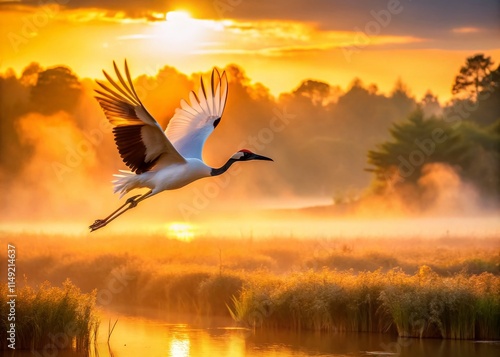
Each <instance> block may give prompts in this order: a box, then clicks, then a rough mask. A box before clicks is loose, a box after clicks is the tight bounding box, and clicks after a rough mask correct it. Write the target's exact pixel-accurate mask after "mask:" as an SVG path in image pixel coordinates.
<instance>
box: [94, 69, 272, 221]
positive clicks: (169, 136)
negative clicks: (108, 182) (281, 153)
mask: <svg viewBox="0 0 500 357" xmlns="http://www.w3.org/2000/svg"><path fill="white" fill-rule="evenodd" d="M113 66H114V69H115V72H116V76H117V78H118V82H119V83H118V82H117V81H115V80H113V78H111V76H109V75H108V74H107V73H106V72H105V71H103V73H104V76H105V77H106V78H107V80H108V82H109V83H110V84H111V86H107V85H106V84H104V83H101V82H99V81H97V84H99V86H100V87H101V88H102V89H103V90H104V91H102V90H96V92H97V94H98V95H97V96H96V99H97V101H98V102H99V104H100V105H101V107H102V109H103V111H104V114H105V115H106V117H107V118H108V120H109V121H110V123H111V124H112V125H113V126H114V127H113V134H114V138H115V143H116V146H117V147H118V151H119V153H120V156H121V158H122V159H123V162H124V163H125V164H126V165H127V166H128V167H129V168H130V171H121V170H120V172H121V174H119V175H114V176H115V177H116V178H117V179H116V180H115V181H113V184H114V192H115V193H117V192H119V193H120V194H121V196H120V197H122V196H123V195H125V194H127V193H128V192H129V191H131V190H133V189H135V188H141V187H147V188H149V191H148V192H146V193H145V194H143V195H136V196H132V197H130V198H128V199H127V200H126V202H125V203H124V204H123V205H122V206H120V207H119V208H118V209H117V210H116V211H114V212H112V213H111V214H110V215H109V216H108V217H106V218H104V219H98V220H96V221H95V222H94V223H93V224H92V225H90V227H89V228H90V230H91V231H95V230H96V229H99V228H102V227H104V226H105V225H107V224H108V223H109V222H111V221H112V220H114V219H116V218H117V217H118V216H120V215H122V214H123V213H124V212H126V211H128V210H129V209H131V208H134V207H135V206H137V204H138V203H139V202H141V201H144V200H145V199H146V198H149V197H151V196H153V195H155V194H157V193H159V192H161V191H164V190H175V189H178V188H181V187H183V186H185V185H187V184H189V183H191V182H193V181H196V180H198V179H201V178H203V177H210V176H217V175H221V174H223V173H224V172H225V171H226V170H227V169H229V167H230V166H231V165H232V164H234V163H235V162H238V161H249V160H268V161H273V160H272V159H270V158H268V157H265V156H261V155H257V154H254V153H253V152H251V151H249V150H245V149H242V150H240V151H238V152H236V153H235V154H234V155H233V156H231V157H230V158H229V160H227V162H226V163H225V164H224V165H223V166H222V167H219V168H212V167H210V166H208V165H206V164H205V163H204V162H203V159H202V157H201V153H202V150H203V145H204V144H205V141H206V139H207V138H208V136H209V135H210V134H211V133H212V132H213V130H214V129H215V128H216V127H217V125H218V124H219V122H220V120H221V117H222V113H223V112H224V107H225V105H226V99H227V91H228V83H227V77H226V73H225V72H223V73H222V76H221V75H220V74H219V72H218V71H217V69H215V68H214V69H213V71H212V76H211V80H210V85H209V86H207V87H205V85H204V83H203V78H202V79H201V85H200V88H199V90H198V95H196V93H195V92H194V91H191V92H190V93H189V103H188V102H187V101H185V100H184V99H182V100H181V103H180V104H181V108H177V109H176V110H175V114H174V116H173V117H172V119H171V120H170V122H169V123H168V126H167V129H166V130H165V132H164V131H163V129H162V128H161V127H160V125H159V124H158V122H157V121H156V120H155V119H154V118H153V117H152V116H151V114H149V113H148V111H147V110H146V108H145V107H144V105H143V104H142V103H141V100H140V99H139V97H138V96H137V93H136V91H135V89H134V85H133V83H132V79H131V77H130V72H129V70H128V65H127V61H125V75H126V80H125V79H124V77H123V76H122V74H121V73H120V71H119V70H118V67H117V66H116V63H115V62H113Z"/></svg>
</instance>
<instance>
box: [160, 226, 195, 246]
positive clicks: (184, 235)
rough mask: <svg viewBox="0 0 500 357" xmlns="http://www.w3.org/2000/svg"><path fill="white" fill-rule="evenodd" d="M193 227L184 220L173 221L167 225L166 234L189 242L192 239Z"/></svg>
mask: <svg viewBox="0 0 500 357" xmlns="http://www.w3.org/2000/svg"><path fill="white" fill-rule="evenodd" d="M194 233H195V227H194V226H193V225H192V224H189V223H184V222H173V223H170V224H169V225H167V235H168V236H169V237H172V238H175V239H178V240H181V241H185V242H190V241H192V240H193V239H194Z"/></svg>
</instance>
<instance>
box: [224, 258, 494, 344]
mask: <svg viewBox="0 0 500 357" xmlns="http://www.w3.org/2000/svg"><path fill="white" fill-rule="evenodd" d="M229 308H230V310H231V311H230V313H231V315H232V316H233V318H234V319H235V320H236V321H238V322H240V323H242V324H246V325H248V326H252V327H254V328H277V327H279V328H283V327H285V328H290V329H295V330H302V329H310V330H316V331H337V332H381V333H382V332H390V331H395V332H397V334H398V335H399V336H401V337H417V338H424V337H434V338H435V337H437V338H445V339H500V326H499V324H500V278H499V277H497V276H494V275H492V274H490V273H482V274H481V275H477V276H473V277H470V276H465V275H463V274H458V275H455V276H453V277H446V278H444V277H440V276H439V275H437V274H436V273H434V272H433V271H432V270H431V269H430V268H429V267H428V266H422V267H420V269H419V271H418V272H417V273H416V274H414V275H408V274H405V273H403V272H402V271H401V270H399V269H394V270H391V271H389V272H386V273H384V272H382V271H380V270H379V271H376V272H371V273H363V274H358V275H354V274H350V273H348V272H338V271H330V270H323V271H322V272H320V273H318V272H314V271H307V272H302V273H298V274H294V275H291V276H286V277H282V278H279V279H277V278H273V279H262V277H254V280H253V281H251V282H249V283H248V284H246V285H245V286H244V288H243V290H242V291H241V293H240V294H239V295H238V296H235V297H233V303H232V305H230V306H229Z"/></svg>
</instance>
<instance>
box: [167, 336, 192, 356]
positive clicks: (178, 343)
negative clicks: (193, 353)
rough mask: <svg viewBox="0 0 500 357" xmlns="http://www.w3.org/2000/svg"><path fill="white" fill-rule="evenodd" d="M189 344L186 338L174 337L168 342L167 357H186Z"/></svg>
mask: <svg viewBox="0 0 500 357" xmlns="http://www.w3.org/2000/svg"><path fill="white" fill-rule="evenodd" d="M190 347H191V343H190V341H189V339H188V338H176V337H174V338H173V339H172V341H170V350H169V352H170V353H169V356H171V357H188V356H189V351H190Z"/></svg>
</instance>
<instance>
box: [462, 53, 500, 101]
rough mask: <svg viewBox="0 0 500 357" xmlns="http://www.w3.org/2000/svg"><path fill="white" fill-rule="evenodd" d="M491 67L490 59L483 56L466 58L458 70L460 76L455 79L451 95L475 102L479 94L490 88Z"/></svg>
mask: <svg viewBox="0 0 500 357" xmlns="http://www.w3.org/2000/svg"><path fill="white" fill-rule="evenodd" d="M492 66H493V62H492V61H491V57H485V56H484V54H477V55H474V56H472V57H468V58H467V60H466V63H465V65H464V66H462V68H460V74H459V75H457V76H456V77H455V83H454V84H453V88H452V93H453V94H458V95H461V94H463V96H464V97H465V98H469V99H472V100H476V99H477V97H478V94H479V93H480V92H482V91H484V90H490V88H491V86H492V78H491V76H490V75H491V68H492Z"/></svg>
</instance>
